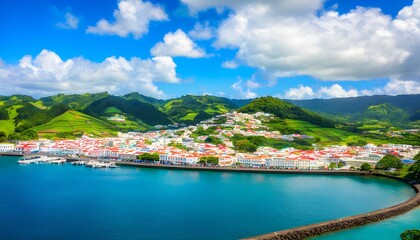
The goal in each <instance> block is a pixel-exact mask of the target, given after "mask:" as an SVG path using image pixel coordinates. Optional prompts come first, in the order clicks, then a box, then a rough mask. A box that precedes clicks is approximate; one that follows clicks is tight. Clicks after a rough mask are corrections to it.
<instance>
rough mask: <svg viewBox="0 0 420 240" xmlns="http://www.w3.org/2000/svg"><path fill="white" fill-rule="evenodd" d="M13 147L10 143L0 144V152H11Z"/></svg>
mask: <svg viewBox="0 0 420 240" xmlns="http://www.w3.org/2000/svg"><path fill="white" fill-rule="evenodd" d="M13 150H15V145H14V144H12V143H0V152H13Z"/></svg>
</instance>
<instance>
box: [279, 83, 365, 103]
mask: <svg viewBox="0 0 420 240" xmlns="http://www.w3.org/2000/svg"><path fill="white" fill-rule="evenodd" d="M369 93H370V92H369ZM360 95H372V94H366V92H365V93H364V94H363V93H362V92H359V91H358V90H356V89H349V90H345V89H344V88H343V87H342V86H341V85H339V84H333V85H331V86H329V87H321V88H319V89H318V90H314V89H313V88H311V87H309V86H303V85H302V84H300V85H299V86H298V87H297V88H290V89H289V90H287V91H286V92H285V94H284V95H278V97H280V98H285V99H294V100H301V99H313V98H345V97H357V96H360Z"/></svg>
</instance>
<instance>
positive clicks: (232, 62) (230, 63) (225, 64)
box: [222, 60, 239, 69]
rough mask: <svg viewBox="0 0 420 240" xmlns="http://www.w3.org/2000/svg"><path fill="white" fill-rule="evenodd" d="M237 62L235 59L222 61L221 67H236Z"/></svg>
mask: <svg viewBox="0 0 420 240" xmlns="http://www.w3.org/2000/svg"><path fill="white" fill-rule="evenodd" d="M238 66H239V64H238V63H237V62H236V61H235V60H230V61H225V62H223V63H222V67H224V68H228V69H235V68H238Z"/></svg>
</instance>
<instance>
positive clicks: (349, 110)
mask: <svg viewBox="0 0 420 240" xmlns="http://www.w3.org/2000/svg"><path fill="white" fill-rule="evenodd" d="M285 101H288V102H290V103H293V104H295V105H297V106H300V107H303V108H306V109H309V110H311V111H315V112H318V113H322V114H324V113H325V114H328V116H331V117H333V118H337V116H341V117H340V119H344V120H345V121H351V122H355V121H356V122H361V123H363V122H366V121H370V122H372V121H377V123H378V124H380V125H381V126H383V125H387V124H389V125H396V126H401V127H406V126H407V125H409V123H410V122H415V121H416V120H419V119H420V114H419V112H420V94H413V95H399V96H386V95H377V96H362V97H352V98H333V99H310V100H285ZM337 119H338V118H337ZM368 125H372V124H368Z"/></svg>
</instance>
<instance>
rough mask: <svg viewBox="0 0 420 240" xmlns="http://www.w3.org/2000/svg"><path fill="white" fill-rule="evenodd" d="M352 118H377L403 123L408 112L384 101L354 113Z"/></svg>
mask: <svg viewBox="0 0 420 240" xmlns="http://www.w3.org/2000/svg"><path fill="white" fill-rule="evenodd" d="M353 119H355V120H357V119H359V120H363V121H369V120H378V121H385V122H389V123H394V124H396V125H403V124H404V123H406V122H408V119H409V114H408V113H407V112H406V111H404V110H402V109H401V108H398V107H395V106H392V105H390V104H388V103H384V104H379V105H374V106H369V107H368V108H367V109H366V110H365V111H362V112H361V113H357V114H355V115H354V117H353Z"/></svg>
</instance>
